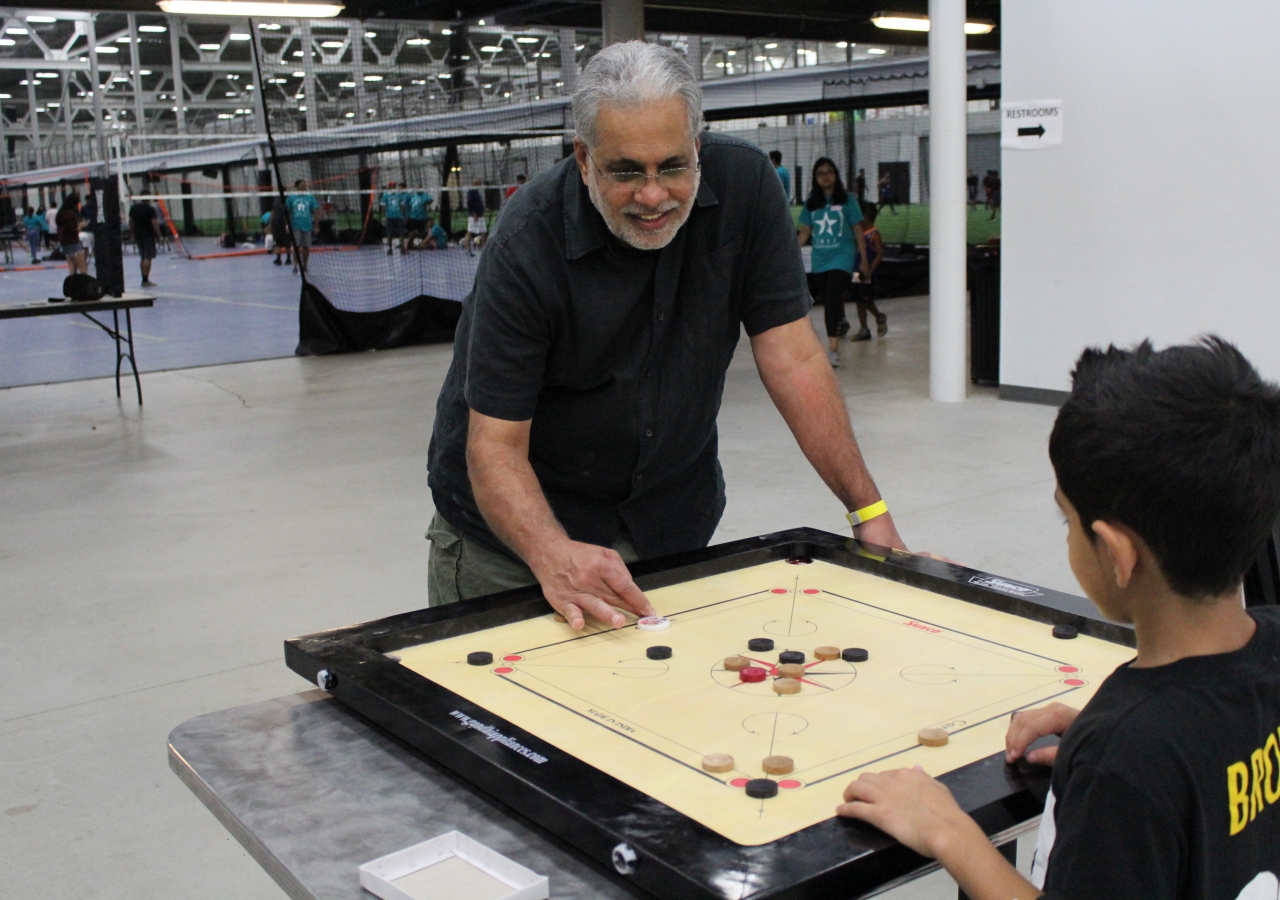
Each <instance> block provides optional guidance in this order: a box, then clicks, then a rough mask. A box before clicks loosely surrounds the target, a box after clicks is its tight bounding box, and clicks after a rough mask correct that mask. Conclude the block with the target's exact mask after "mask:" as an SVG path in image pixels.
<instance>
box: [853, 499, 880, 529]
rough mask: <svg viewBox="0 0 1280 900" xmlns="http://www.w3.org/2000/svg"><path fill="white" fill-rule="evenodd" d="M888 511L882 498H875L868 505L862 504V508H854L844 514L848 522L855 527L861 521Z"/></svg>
mask: <svg viewBox="0 0 1280 900" xmlns="http://www.w3.org/2000/svg"><path fill="white" fill-rule="evenodd" d="M888 511H889V507H888V506H886V505H885V502H884V501H883V500H877V501H876V502H875V503H872V504H871V505H870V506H864V507H862V509H855V510H854V511H853V512H851V513H849V514H848V515H846V516H845V518H846V519H848V520H849V524H850V525H852V526H853V527H854V528H857V527H858V526H859V525H861V524H862V523H863V522H867V521H869V520H871V519H874V518H875V517H876V516H883V515H884V514H885V513H887V512H888Z"/></svg>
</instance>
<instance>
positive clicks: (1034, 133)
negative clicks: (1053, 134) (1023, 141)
mask: <svg viewBox="0 0 1280 900" xmlns="http://www.w3.org/2000/svg"><path fill="white" fill-rule="evenodd" d="M1018 137H1044V126H1043V125H1037V126H1036V127H1035V128H1019V129H1018Z"/></svg>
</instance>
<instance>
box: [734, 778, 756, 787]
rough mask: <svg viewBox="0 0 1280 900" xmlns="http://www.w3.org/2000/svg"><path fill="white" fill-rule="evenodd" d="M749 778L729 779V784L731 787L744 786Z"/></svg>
mask: <svg viewBox="0 0 1280 900" xmlns="http://www.w3.org/2000/svg"><path fill="white" fill-rule="evenodd" d="M750 780H751V779H749V778H735V779H733V781H730V782H729V784H730V786H731V787H736V788H744V787H746V786H747V782H748V781H750Z"/></svg>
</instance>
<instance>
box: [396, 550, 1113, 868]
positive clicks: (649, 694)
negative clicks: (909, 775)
mask: <svg viewBox="0 0 1280 900" xmlns="http://www.w3.org/2000/svg"><path fill="white" fill-rule="evenodd" d="M648 596H649V598H650V600H651V601H652V602H653V604H654V606H655V608H656V609H657V610H658V612H659V613H660V614H661V615H663V616H666V617H668V618H670V619H671V627H670V628H669V629H668V630H666V631H660V632H645V631H639V630H637V629H636V628H635V626H634V625H628V626H625V627H623V628H620V629H591V628H588V630H587V631H586V632H585V633H578V632H574V631H573V630H572V629H571V628H570V627H569V626H568V625H566V624H563V623H559V622H556V621H555V620H554V619H553V618H552V615H551V613H550V611H548V613H547V615H545V616H541V617H538V618H533V619H528V620H525V621H520V622H514V623H511V624H508V625H502V626H499V627H496V628H490V629H486V630H484V631H480V632H475V633H472V634H467V635H463V636H460V637H453V638H447V639H444V640H440V641H435V642H432V643H427V644H421V645H418V646H413V647H406V648H403V649H399V650H397V651H396V652H395V655H396V656H398V657H399V658H400V659H401V663H402V665H404V666H406V667H408V668H409V669H411V670H413V671H415V672H417V673H418V674H420V675H423V676H425V677H427V678H429V679H431V680H432V681H434V682H436V683H437V684H440V685H442V686H444V687H446V688H448V689H449V690H451V691H453V692H454V693H456V694H459V695H461V696H462V697H465V698H466V699H468V700H470V701H472V702H474V703H476V704H477V705H479V706H481V707H483V708H485V709H487V710H489V711H491V712H493V713H495V714H496V715H499V716H501V717H502V718H503V719H506V720H507V721H509V722H511V723H514V724H516V725H518V726H519V727H521V728H523V729H526V730H528V731H529V732H531V733H532V734H535V735H537V736H538V737H540V738H542V739H544V740H546V741H548V742H549V743H552V744H554V745H555V746H557V747H559V748H560V749H562V750H564V751H565V752H567V753H570V754H572V755H573V756H576V757H577V758H579V759H581V760H582V761H584V762H586V763H589V764H590V765H592V766H595V767H596V768H598V769H600V770H602V771H604V772H606V773H607V774H609V775H611V776H613V777H614V778H617V779H619V780H620V781H622V782H624V783H626V784H628V785H630V786H632V787H634V788H636V789H637V790H640V791H642V792H644V793H645V794H648V795H649V796H651V797H653V798H655V799H657V800H659V801H661V802H662V803H665V804H666V805H668V806H670V807H672V808H673V809H676V810H678V811H679V812H681V813H683V814H684V815H686V816H688V817H689V818H691V819H694V820H696V821H697V822H700V823H702V824H703V825H705V826H706V827H708V828H710V829H712V830H714V831H716V832H718V833H719V834H721V835H723V836H724V837H726V838H728V839H729V840H731V841H734V842H736V843H738V844H744V845H758V844H764V843H767V842H770V841H774V840H777V839H778V838H781V837H784V836H786V835H788V834H791V833H792V832H795V831H799V830H800V829H803V828H806V827H808V826H810V825H813V824H815V823H817V822H820V821H822V820H824V819H827V818H830V817H831V816H833V815H834V810H835V806H836V804H837V803H839V802H840V795H841V793H842V792H843V790H844V787H845V785H847V784H848V783H849V781H851V780H853V779H854V778H856V777H857V776H858V774H859V773H861V772H864V771H881V770H885V769H893V768H900V767H903V766H914V765H920V766H923V767H924V769H925V770H926V771H927V772H929V773H930V774H932V775H935V776H936V775H941V774H943V773H945V772H949V771H952V770H954V769H957V768H959V767H961V766H964V765H966V764H968V763H972V762H975V761H977V760H980V759H983V758H985V757H988V756H990V755H991V754H993V753H998V752H1003V750H1004V736H1005V731H1006V729H1007V727H1008V721H1009V716H1010V714H1012V713H1013V712H1015V711H1016V710H1019V709H1023V708H1026V707H1031V706H1039V705H1043V704H1045V703H1048V702H1051V701H1054V700H1058V701H1061V702H1064V703H1067V704H1069V705H1072V706H1076V707H1080V706H1083V705H1084V703H1086V702H1087V701H1088V699H1089V698H1090V697H1091V696H1092V695H1093V692H1094V691H1095V690H1096V689H1097V687H1098V685H1099V684H1100V683H1101V681H1102V679H1104V678H1105V677H1106V676H1107V675H1108V674H1110V673H1111V671H1112V670H1114V669H1115V667H1116V666H1117V665H1119V664H1120V663H1122V662H1125V661H1126V660H1128V659H1131V658H1132V656H1133V651H1132V650H1131V649H1129V648H1127V647H1124V646H1120V645H1117V644H1114V643H1110V642H1107V641H1103V640H1098V639H1096V638H1092V637H1088V636H1085V635H1081V636H1079V637H1077V638H1075V639H1073V640H1060V639H1057V638H1054V637H1053V636H1052V629H1051V626H1050V625H1047V624H1044V623H1041V622H1035V621H1032V620H1029V619H1026V618H1022V617H1020V616H1016V615H1012V614H1010V613H1005V612H1000V611H998V610H994V609H989V608H986V607H983V606H978V605H976V604H973V603H967V602H964V601H962V600H956V599H953V598H950V597H946V596H942V595H940V594H935V593H931V592H929V591H926V590H922V589H920V588H915V587H911V586H909V585H905V584H901V583H898V582H895V581H889V580H887V579H884V578H880V577H877V576H874V575H870V574H867V573H865V572H860V571H857V570H853V569H849V568H845V567H843V566H838V565H833V564H831V563H826V562H823V561H820V560H819V561H815V562H812V563H810V564H807V565H794V564H789V563H788V562H785V561H775V562H768V563H764V564H761V565H756V566H751V567H748V568H743V569H739V570H737V571H732V572H726V573H722V574H717V575H710V576H707V577H703V578H698V579H694V580H691V581H686V582H683V583H680V584H675V585H671V586H669V587H663V588H658V589H655V590H651V591H649V592H648ZM762 637H767V638H771V639H773V640H774V642H775V646H774V649H773V650H772V651H770V652H767V653H753V652H751V651H749V650H748V648H747V642H748V641H749V640H750V639H751V638H762ZM654 645H664V646H667V647H670V648H671V649H672V656H671V658H670V659H665V660H651V659H649V658H648V657H647V656H646V650H647V648H648V647H650V646H654ZM824 645H825V646H835V647H839V648H851V647H859V648H864V649H866V650H867V651H868V653H869V655H870V656H869V659H868V660H867V661H866V662H857V663H850V662H845V661H844V660H841V659H837V660H832V661H825V662H824V661H819V660H817V659H816V658H815V656H814V652H813V651H814V648H815V647H819V646H824ZM783 650H799V651H801V652H803V653H804V654H805V665H806V670H805V674H804V677H803V681H802V689H801V691H800V693H798V694H793V695H783V696H779V695H777V694H775V693H774V691H773V687H772V679H771V678H767V679H766V680H765V681H764V682H763V683H757V684H748V683H744V682H742V681H741V680H740V678H739V675H738V673H736V672H730V671H727V670H726V669H725V667H724V665H723V662H724V659H725V658H726V657H729V656H733V655H742V656H746V657H748V658H750V659H752V660H753V661H754V662H753V664H754V665H759V666H761V667H763V668H765V669H766V670H767V671H769V672H770V674H771V675H772V674H773V671H772V670H773V667H774V666H775V665H776V664H777V662H778V654H779V653H780V652H781V651H783ZM474 651H489V652H491V653H492V654H493V657H494V659H493V663H492V664H490V665H484V666H473V665H468V664H467V661H466V658H467V654H468V653H471V652H474ZM926 727H937V728H942V729H944V730H945V731H947V732H948V734H949V735H950V740H949V742H948V744H947V745H946V746H945V747H922V746H919V744H918V741H917V735H918V733H919V731H920V730H921V729H923V728H926ZM710 753H727V754H730V755H732V756H733V758H734V760H735V763H736V769H735V770H734V771H732V772H728V773H724V774H711V773H708V772H704V771H703V770H702V766H701V762H702V758H703V756H705V755H707V754H710ZM771 755H784V756H788V757H791V758H792V759H793V760H794V761H795V770H794V771H793V772H791V773H789V774H787V775H782V776H773V777H774V778H775V780H777V781H778V785H779V791H778V795H777V796H776V797H772V798H769V799H765V800H759V799H752V798H750V797H748V796H747V795H746V792H745V791H744V789H743V786H744V785H745V783H746V781H747V780H748V779H753V778H762V777H766V776H765V773H764V771H763V770H762V768H761V761H762V760H763V759H764V758H765V757H766V756H771Z"/></svg>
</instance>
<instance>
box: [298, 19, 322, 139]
mask: <svg viewBox="0 0 1280 900" xmlns="http://www.w3.org/2000/svg"><path fill="white" fill-rule="evenodd" d="M298 33H299V36H300V39H301V42H302V85H303V89H302V92H303V94H305V95H306V96H305V97H304V99H303V102H304V103H306V104H307V109H306V116H307V131H315V130H316V129H318V128H319V127H320V119H319V116H318V115H317V113H316V103H317V102H318V101H319V97H317V96H316V62H315V59H314V56H315V41H314V40H312V38H311V20H310V19H303V20H302V27H301V28H299V29H298Z"/></svg>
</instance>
